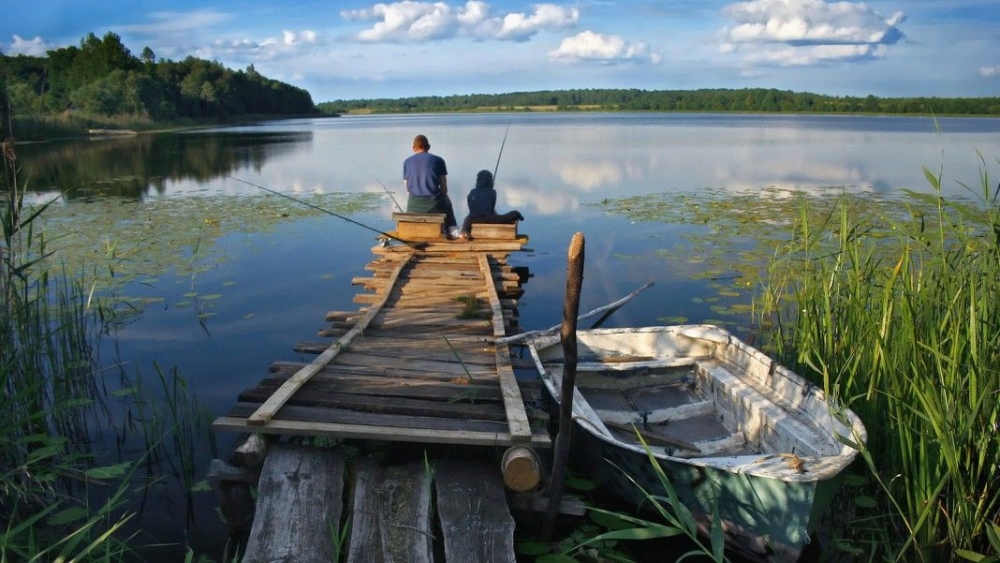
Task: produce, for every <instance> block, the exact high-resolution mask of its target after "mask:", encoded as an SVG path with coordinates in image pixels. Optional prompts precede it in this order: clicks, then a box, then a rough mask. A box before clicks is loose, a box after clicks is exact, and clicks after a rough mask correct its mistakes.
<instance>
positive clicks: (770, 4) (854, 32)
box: [721, 0, 905, 66]
mask: <svg viewBox="0 0 1000 563" xmlns="http://www.w3.org/2000/svg"><path fill="white" fill-rule="evenodd" d="M724 13H725V14H726V15H727V16H728V17H730V18H731V19H733V20H735V22H736V23H735V25H733V26H731V27H728V28H726V29H724V30H723V31H722V35H723V38H724V43H723V48H722V49H721V50H722V51H723V52H739V53H742V54H744V55H745V60H746V61H747V62H751V63H767V64H772V65H776V66H800V65H810V64H815V63H819V62H831V61H853V60H862V59H877V58H882V57H884V56H886V54H887V53H888V47H887V46H889V45H893V44H895V43H897V42H898V41H899V40H901V39H902V38H903V34H902V32H901V31H900V30H899V28H898V27H897V26H898V25H899V24H900V23H902V22H903V21H904V19H905V15H904V14H903V13H902V12H896V13H894V14H892V15H891V16H889V17H887V18H886V17H884V16H882V15H881V14H879V13H878V12H875V11H874V10H872V9H871V8H869V7H868V6H867V5H866V4H864V3H855V2H846V1H843V2H828V1H826V0H751V1H748V2H737V3H734V4H730V5H729V6H727V7H726V8H725V9H724Z"/></svg>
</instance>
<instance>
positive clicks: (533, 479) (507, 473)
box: [500, 446, 542, 493]
mask: <svg viewBox="0 0 1000 563" xmlns="http://www.w3.org/2000/svg"><path fill="white" fill-rule="evenodd" d="M500 470H501V472H502V473H503V483H504V485H506V486H507V488H509V489H510V490H512V491H517V492H520V493H523V492H525V491H530V490H532V489H534V488H535V487H537V486H538V483H539V482H540V481H541V480H542V464H541V462H540V461H539V460H538V455H537V454H536V453H535V451H534V450H532V449H531V448H528V447H525V446H514V447H512V448H510V449H508V450H507V451H506V452H504V454H503V462H502V463H501V466H500Z"/></svg>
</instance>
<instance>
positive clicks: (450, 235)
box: [448, 227, 462, 240]
mask: <svg viewBox="0 0 1000 563" xmlns="http://www.w3.org/2000/svg"><path fill="white" fill-rule="evenodd" d="M461 235H462V233H461V231H459V230H458V227H452V228H451V230H449V231H448V239H449V240H455V239H457V238H458V237H460V236H461Z"/></svg>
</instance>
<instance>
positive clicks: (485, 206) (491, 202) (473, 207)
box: [459, 170, 524, 239]
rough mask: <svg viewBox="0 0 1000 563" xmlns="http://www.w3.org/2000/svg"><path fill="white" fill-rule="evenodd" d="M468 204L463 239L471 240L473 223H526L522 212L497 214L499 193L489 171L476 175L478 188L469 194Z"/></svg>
mask: <svg viewBox="0 0 1000 563" xmlns="http://www.w3.org/2000/svg"><path fill="white" fill-rule="evenodd" d="M466 202H467V203H468V204H469V215H468V216H467V217H466V218H465V221H463V222H462V230H461V232H460V233H459V236H461V237H462V238H463V239H469V238H470V232H471V230H472V224H473V223H506V224H510V223H517V222H518V221H524V215H521V212H520V211H516V210H515V211H508V212H507V213H503V214H500V213H497V210H496V205H497V192H496V190H495V189H494V188H493V174H491V173H490V171H489V170H480V171H479V173H478V174H476V187H475V188H473V189H472V191H470V192H469V195H468V197H467V198H466Z"/></svg>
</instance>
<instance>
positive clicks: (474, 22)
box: [340, 0, 580, 42]
mask: <svg viewBox="0 0 1000 563" xmlns="http://www.w3.org/2000/svg"><path fill="white" fill-rule="evenodd" d="M340 15H341V17H343V18H344V19H347V20H351V21H368V20H378V21H376V22H375V23H374V24H373V25H372V27H370V28H368V29H365V30H362V31H360V32H358V33H357V34H355V35H354V39H355V40H357V41H362V42H383V41H384V42H406V41H423V40H428V39H441V38H446V37H455V36H460V35H461V36H468V37H473V38H475V39H506V40H513V41H526V40H527V39H529V38H530V37H531V36H533V35H535V34H537V33H539V32H540V31H544V30H550V29H563V28H566V27H570V26H572V25H574V24H575V23H576V22H577V20H578V19H579V18H580V12H579V10H577V9H576V8H565V7H562V6H557V5H554V4H538V5H535V6H533V11H532V12H531V13H522V12H511V13H508V14H505V15H503V16H499V15H493V14H492V13H491V10H490V6H489V4H487V3H486V2H482V1H480V0H470V1H468V2H466V3H465V5H463V6H452V5H449V4H447V3H445V2H433V3H432V2H415V1H411V0H404V1H403V2H394V3H391V4H382V3H380V4H375V5H374V6H372V7H371V8H365V9H361V10H344V11H342V12H341V13H340Z"/></svg>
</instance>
